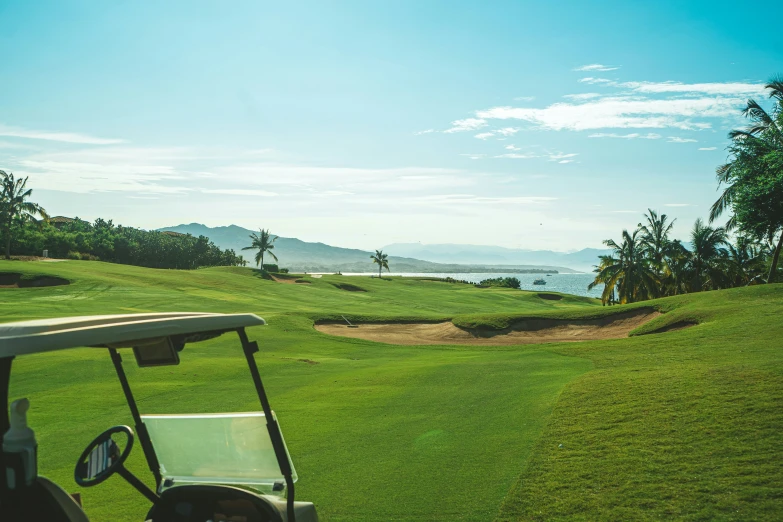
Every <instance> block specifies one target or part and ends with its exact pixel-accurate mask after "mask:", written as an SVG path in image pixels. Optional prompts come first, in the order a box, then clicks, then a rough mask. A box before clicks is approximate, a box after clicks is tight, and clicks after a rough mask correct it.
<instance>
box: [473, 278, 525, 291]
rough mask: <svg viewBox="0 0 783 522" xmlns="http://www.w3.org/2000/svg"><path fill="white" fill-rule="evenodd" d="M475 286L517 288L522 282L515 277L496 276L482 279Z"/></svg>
mask: <svg viewBox="0 0 783 522" xmlns="http://www.w3.org/2000/svg"><path fill="white" fill-rule="evenodd" d="M477 286H481V287H483V288H485V287H487V286H497V287H501V288H516V289H519V288H521V286H522V283H521V282H520V281H519V279H517V278H516V277H496V278H493V279H484V280H483V281H481V282H480V283H479V284H478V285H477Z"/></svg>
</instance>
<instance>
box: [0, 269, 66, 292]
mask: <svg viewBox="0 0 783 522" xmlns="http://www.w3.org/2000/svg"><path fill="white" fill-rule="evenodd" d="M69 284H71V282H70V281H69V280H67V279H63V278H62V277H56V276H48V275H39V276H28V277H24V276H23V275H22V274H20V273H17V272H0V288H40V287H45V286H62V285H69Z"/></svg>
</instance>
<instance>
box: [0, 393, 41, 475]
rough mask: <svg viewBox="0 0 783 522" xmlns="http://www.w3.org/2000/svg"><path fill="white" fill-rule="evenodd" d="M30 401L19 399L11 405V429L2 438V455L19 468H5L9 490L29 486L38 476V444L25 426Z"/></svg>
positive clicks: (31, 432) (32, 433) (31, 431)
mask: <svg viewBox="0 0 783 522" xmlns="http://www.w3.org/2000/svg"><path fill="white" fill-rule="evenodd" d="M29 409H30V401H29V400H27V399H19V400H16V401H14V402H12V403H11V411H10V413H11V415H10V417H9V421H10V424H11V427H10V428H9V429H8V431H6V432H5V435H4V436H3V453H5V454H6V455H7V456H8V457H11V458H13V457H16V458H13V460H15V461H16V462H17V463H21V467H19V466H6V468H5V478H6V484H7V485H8V488H9V489H19V488H22V487H25V486H30V485H32V483H33V482H34V481H35V479H36V477H37V476H38V455H37V452H38V443H37V442H36V440H35V433H34V432H33V430H32V429H30V427H29V426H28V425H27V410H29Z"/></svg>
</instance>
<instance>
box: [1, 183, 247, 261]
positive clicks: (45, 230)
mask: <svg viewBox="0 0 783 522" xmlns="http://www.w3.org/2000/svg"><path fill="white" fill-rule="evenodd" d="M27 179H28V178H16V177H15V176H14V175H13V174H12V173H6V172H4V171H2V170H0V236H2V239H3V247H4V251H5V252H4V254H5V257H6V259H10V257H11V253H14V254H15V255H20V256H40V255H41V254H42V253H43V251H44V250H48V255H49V256H50V257H54V258H61V259H66V258H70V259H90V260H101V261H108V262H112V263H121V264H126V265H136V266H144V267H149V268H177V269H195V268H199V267H205V266H243V265H245V261H244V260H243V259H242V257H240V256H238V255H237V254H236V253H235V252H234V251H233V250H221V249H220V248H218V247H217V246H216V245H215V244H214V243H212V242H211V241H210V240H209V238H207V237H205V236H199V237H194V236H191V235H189V234H187V235H185V234H170V233H166V232H157V231H148V230H141V229H138V228H132V227H124V226H122V225H115V224H114V223H113V222H112V221H111V220H108V221H106V220H104V219H101V218H98V219H96V220H95V222H94V223H88V222H87V221H83V220H80V219H79V218H76V219H73V220H69V221H67V222H64V223H58V224H57V226H55V225H54V224H53V223H51V222H50V220H49V219H50V218H49V215H48V214H47V212H46V211H45V210H44V209H43V208H42V207H41V206H40V205H38V204H36V203H33V202H32V201H30V198H31V196H32V189H29V188H27ZM36 217H40V218H41V219H36Z"/></svg>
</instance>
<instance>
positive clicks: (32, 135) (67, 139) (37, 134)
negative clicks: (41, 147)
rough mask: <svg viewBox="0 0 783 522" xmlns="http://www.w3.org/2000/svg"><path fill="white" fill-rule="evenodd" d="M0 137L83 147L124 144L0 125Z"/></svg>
mask: <svg viewBox="0 0 783 522" xmlns="http://www.w3.org/2000/svg"><path fill="white" fill-rule="evenodd" d="M0 136H12V137H14V138H24V139H29V140H47V141H59V142H63V143H81V144H83V145H112V144H118V143H124V142H125V140H119V139H109V138H97V137H95V136H89V135H87V134H78V133H75V132H51V131H41V130H31V129H23V128H21V127H9V126H7V125H0Z"/></svg>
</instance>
